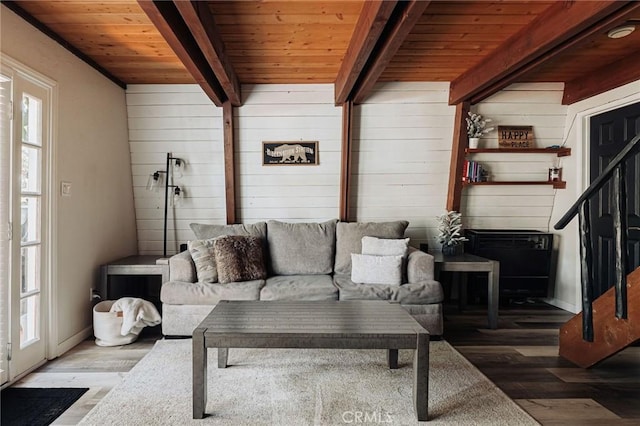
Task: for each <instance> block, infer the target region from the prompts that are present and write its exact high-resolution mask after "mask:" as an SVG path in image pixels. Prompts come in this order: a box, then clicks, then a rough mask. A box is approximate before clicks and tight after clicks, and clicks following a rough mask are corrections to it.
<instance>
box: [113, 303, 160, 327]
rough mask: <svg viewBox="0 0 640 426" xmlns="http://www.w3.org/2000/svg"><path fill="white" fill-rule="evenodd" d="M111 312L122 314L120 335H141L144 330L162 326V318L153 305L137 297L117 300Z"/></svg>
mask: <svg viewBox="0 0 640 426" xmlns="http://www.w3.org/2000/svg"><path fill="white" fill-rule="evenodd" d="M109 312H122V329H121V330H120V334H121V335H123V336H126V335H127V334H135V335H136V336H137V335H138V334H140V332H141V331H142V329H143V328H145V327H147V326H149V327H153V326H154V325H158V324H160V322H161V321H162V318H161V317H160V313H159V312H158V310H157V309H156V307H155V306H154V305H153V303H151V302H148V301H146V300H143V299H139V298H136V297H123V298H120V299H118V300H116V301H115V302H114V303H113V305H111V309H109Z"/></svg>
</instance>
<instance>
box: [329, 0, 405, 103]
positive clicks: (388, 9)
mask: <svg viewBox="0 0 640 426" xmlns="http://www.w3.org/2000/svg"><path fill="white" fill-rule="evenodd" d="M396 4H397V1H395V0H391V1H382V0H376V1H368V2H365V3H364V4H363V5H362V11H361V12H360V16H359V17H358V22H357V23H356V27H355V29H354V30H353V35H352V36H351V41H350V42H349V47H348V48H347V52H346V54H345V56H344V59H343V60H342V65H341V66H340V70H339V71H338V75H337V77H336V82H335V103H336V105H341V104H344V103H345V102H346V101H347V99H349V97H350V96H351V91H352V90H353V87H354V86H355V84H356V81H357V80H358V77H359V76H360V73H361V72H362V70H363V68H364V67H365V65H366V63H367V60H368V59H369V55H370V54H371V52H372V50H373V48H374V47H375V45H376V43H377V42H378V38H379V37H380V35H381V34H382V31H383V30H384V27H385V25H386V23H387V20H388V19H389V17H390V16H391V13H392V12H393V9H394V8H395V7H396Z"/></svg>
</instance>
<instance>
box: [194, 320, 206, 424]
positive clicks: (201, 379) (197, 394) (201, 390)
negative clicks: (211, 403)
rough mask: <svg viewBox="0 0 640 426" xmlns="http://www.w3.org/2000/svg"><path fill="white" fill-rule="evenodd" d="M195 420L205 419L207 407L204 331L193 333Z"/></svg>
mask: <svg viewBox="0 0 640 426" xmlns="http://www.w3.org/2000/svg"><path fill="white" fill-rule="evenodd" d="M192 340H193V371H192V373H193V418H194V419H202V418H204V410H205V408H206V406H207V348H206V347H205V346H204V330H197V329H196V330H195V331H194V332H193V338H192Z"/></svg>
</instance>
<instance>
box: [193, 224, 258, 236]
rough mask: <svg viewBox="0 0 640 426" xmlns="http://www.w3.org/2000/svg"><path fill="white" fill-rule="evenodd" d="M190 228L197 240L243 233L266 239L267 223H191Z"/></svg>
mask: <svg viewBox="0 0 640 426" xmlns="http://www.w3.org/2000/svg"><path fill="white" fill-rule="evenodd" d="M189 226H190V227H191V230H192V231H193V233H194V234H196V238H197V239H199V240H208V239H210V238H216V237H221V236H223V235H245V236H251V237H260V238H262V239H264V240H266V239H267V224H266V223H265V222H257V223H253V224H246V225H245V224H237V225H209V224H206V223H191V224H189Z"/></svg>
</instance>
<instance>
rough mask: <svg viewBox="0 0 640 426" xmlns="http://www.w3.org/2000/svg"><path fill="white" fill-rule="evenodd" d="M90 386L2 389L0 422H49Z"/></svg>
mask: <svg viewBox="0 0 640 426" xmlns="http://www.w3.org/2000/svg"><path fill="white" fill-rule="evenodd" d="M88 390H89V388H7V389H4V390H3V391H2V392H0V399H1V400H2V411H1V412H0V424H1V425H2V426H10V425H25V426H26V425H29V426H36V425H38V426H40V425H50V424H51V423H53V421H54V420H55V419H57V418H58V417H59V416H60V415H61V414H62V413H64V412H65V411H66V410H67V408H69V407H71V406H72V405H73V403H74V402H76V401H77V400H78V399H79V398H80V397H81V396H82V395H83V394H84V393H85V392H86V391H88Z"/></svg>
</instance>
